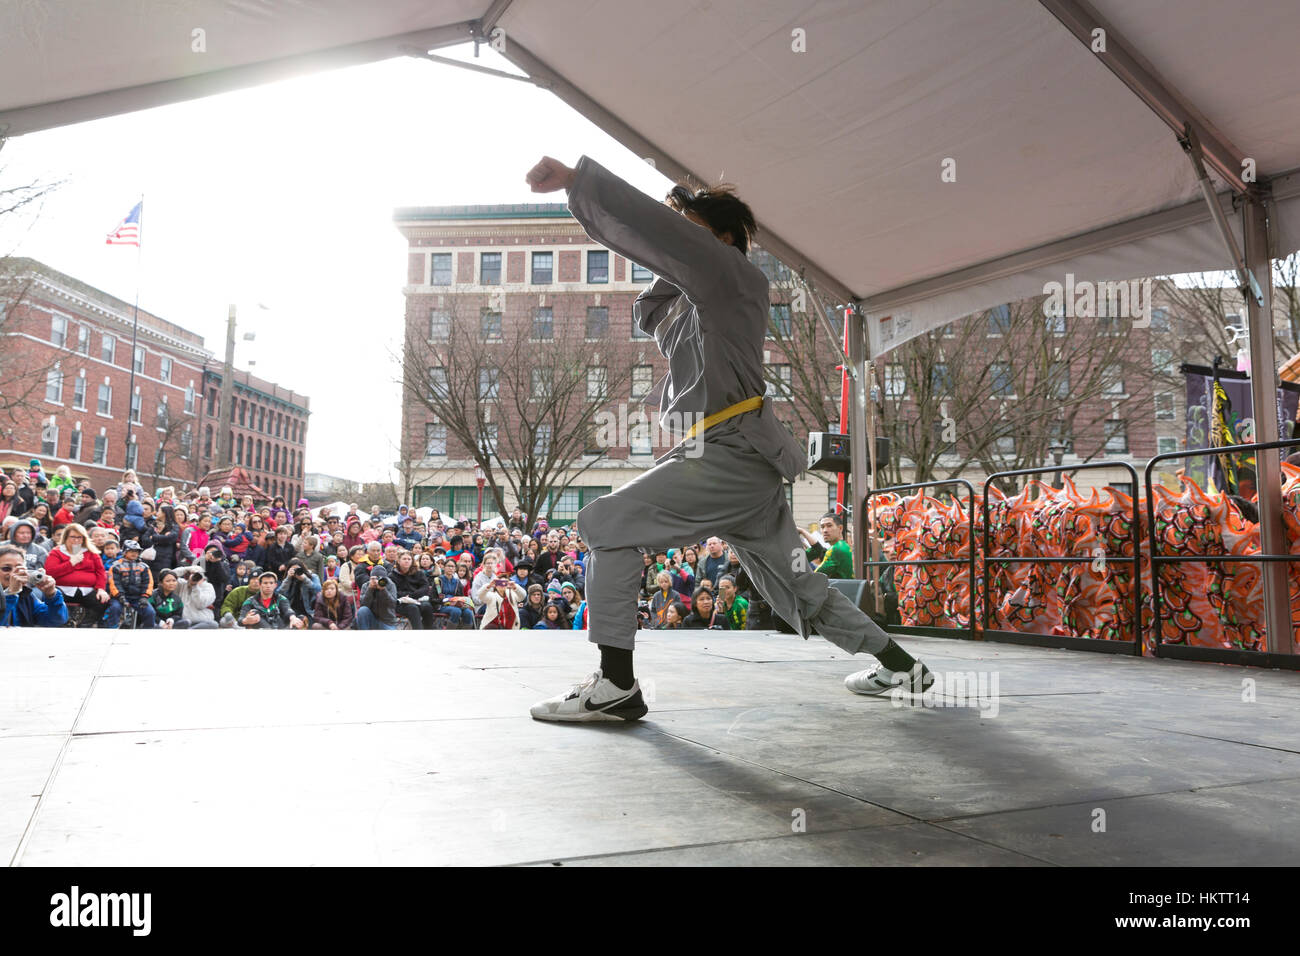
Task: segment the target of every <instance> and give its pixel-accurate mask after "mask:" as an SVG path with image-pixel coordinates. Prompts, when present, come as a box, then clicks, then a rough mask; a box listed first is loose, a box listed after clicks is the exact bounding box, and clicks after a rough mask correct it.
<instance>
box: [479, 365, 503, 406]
mask: <svg viewBox="0 0 1300 956" xmlns="http://www.w3.org/2000/svg"><path fill="white" fill-rule="evenodd" d="M499 379H500V370H499V369H495V368H481V369H479V370H478V397H479V399H480V400H482V401H485V402H494V401H496V400H497V398H498V397H500V381H499Z"/></svg>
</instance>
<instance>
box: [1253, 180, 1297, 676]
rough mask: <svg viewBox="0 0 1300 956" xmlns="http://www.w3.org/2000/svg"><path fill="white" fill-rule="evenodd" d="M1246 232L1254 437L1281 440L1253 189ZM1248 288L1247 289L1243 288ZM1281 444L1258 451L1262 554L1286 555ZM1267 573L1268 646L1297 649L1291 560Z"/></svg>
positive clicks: (1267, 262) (1257, 195) (1265, 227)
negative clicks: (1289, 575)
mask: <svg viewBox="0 0 1300 956" xmlns="http://www.w3.org/2000/svg"><path fill="white" fill-rule="evenodd" d="M1242 233H1243V235H1244V236H1245V239H1246V268H1247V269H1248V270H1249V271H1250V272H1251V273H1252V275H1251V278H1252V280H1253V281H1254V286H1253V288H1254V289H1256V290H1258V293H1259V295H1258V298H1257V297H1256V296H1255V295H1246V296H1245V299H1246V315H1247V323H1248V324H1247V328H1248V331H1249V335H1250V397H1251V403H1252V407H1253V408H1254V410H1255V437H1254V439H1253V441H1256V442H1275V441H1277V440H1278V421H1277V359H1276V357H1275V356H1274V354H1273V262H1272V258H1271V257H1270V255H1269V248H1270V246H1269V221H1268V206H1267V197H1266V195H1264V194H1263V193H1262V192H1255V191H1252V192H1251V193H1249V194H1248V195H1247V196H1246V201H1245V205H1244V208H1243V209H1242ZM1244 291H1245V290H1243V292H1244ZM1278 459H1279V449H1277V448H1268V449H1261V450H1260V451H1257V452H1256V453H1255V487H1256V490H1257V491H1258V494H1259V532H1260V542H1259V544H1260V549H1261V550H1262V551H1263V553H1264V554H1286V553H1287V545H1286V535H1285V533H1284V532H1283V529H1282V467H1281V465H1280V464H1279V462H1278ZM1260 571H1261V574H1263V577H1264V622H1265V624H1264V628H1265V634H1266V635H1267V640H1268V649H1269V651H1271V652H1272V653H1274V654H1294V653H1295V642H1294V639H1293V633H1292V629H1291V596H1290V590H1289V587H1288V581H1287V565H1286V564H1285V563H1283V562H1281V561H1266V562H1264V566H1263V567H1262V568H1261V569H1260Z"/></svg>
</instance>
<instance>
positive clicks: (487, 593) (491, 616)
mask: <svg viewBox="0 0 1300 956" xmlns="http://www.w3.org/2000/svg"><path fill="white" fill-rule="evenodd" d="M487 561H488V559H487V558H484V564H485V565H486V564H487ZM480 593H481V595H482V598H481V603H482V604H483V623H482V624H480V625H479V627H480V628H481V629H482V630H485V631H487V630H514V629H517V628H518V627H519V606H520V605H521V604H523V603H524V602H525V601H527V600H528V593H527V592H526V591H525V590H524V589H523V588H521V587H520V586H519V585H518V584H516V583H515V582H514V581H512V580H511V579H510V578H508V577H506V576H505V573H504V571H502V572H501V573H499V574H495V575H494V576H493V577H492V579H491V580H490V581H489V582H486V583H485V585H484V587H483V589H482V591H481V592H480Z"/></svg>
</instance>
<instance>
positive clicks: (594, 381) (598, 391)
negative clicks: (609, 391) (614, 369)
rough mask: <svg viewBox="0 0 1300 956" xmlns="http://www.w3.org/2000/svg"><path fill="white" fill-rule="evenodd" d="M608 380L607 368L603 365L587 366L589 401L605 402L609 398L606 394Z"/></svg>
mask: <svg viewBox="0 0 1300 956" xmlns="http://www.w3.org/2000/svg"><path fill="white" fill-rule="evenodd" d="M606 381H607V375H606V369H605V366H603V365H588V366H587V399H588V400H589V401H597V402H603V401H605V399H606V398H607V396H606V394H605V384H606Z"/></svg>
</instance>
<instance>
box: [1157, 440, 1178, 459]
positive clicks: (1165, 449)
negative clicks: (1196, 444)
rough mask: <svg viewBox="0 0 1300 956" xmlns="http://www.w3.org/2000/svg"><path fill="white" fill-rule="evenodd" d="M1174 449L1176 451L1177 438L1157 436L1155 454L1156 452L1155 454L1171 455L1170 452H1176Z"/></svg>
mask: <svg viewBox="0 0 1300 956" xmlns="http://www.w3.org/2000/svg"><path fill="white" fill-rule="evenodd" d="M1176 451H1178V439H1177V438H1157V439H1156V454H1157V455H1172V454H1173V453H1174V452H1176Z"/></svg>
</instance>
